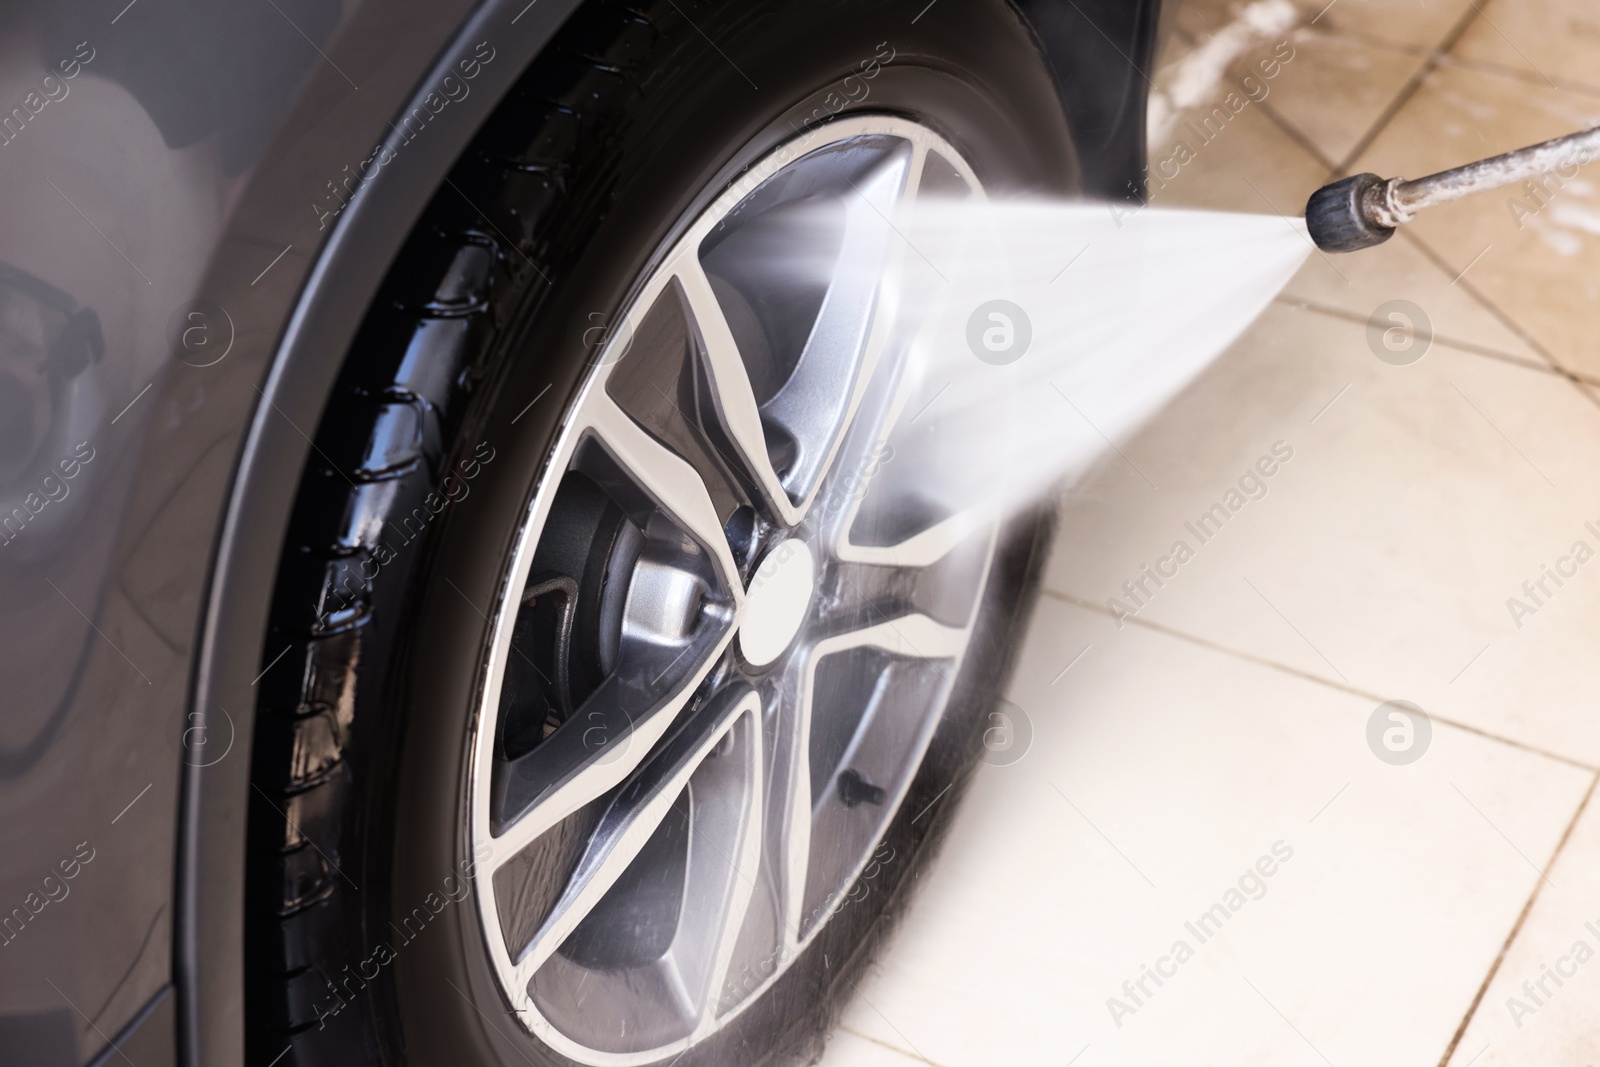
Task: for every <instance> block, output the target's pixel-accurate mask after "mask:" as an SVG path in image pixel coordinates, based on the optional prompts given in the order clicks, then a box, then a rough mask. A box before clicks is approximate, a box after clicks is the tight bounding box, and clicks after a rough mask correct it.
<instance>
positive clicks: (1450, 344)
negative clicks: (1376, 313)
mask: <svg viewBox="0 0 1600 1067" xmlns="http://www.w3.org/2000/svg"><path fill="white" fill-rule="evenodd" d="M1273 302H1274V303H1276V304H1282V305H1283V306H1285V307H1290V308H1295V309H1297V310H1303V311H1312V312H1315V313H1316V314H1318V315H1327V316H1329V317H1330V318H1335V319H1344V320H1346V321H1347V322H1353V323H1357V324H1358V325H1363V326H1364V325H1366V323H1367V318H1366V317H1365V316H1363V315H1360V314H1357V313H1356V312H1354V311H1346V310H1345V309H1344V308H1337V307H1331V306H1329V305H1327V304H1319V303H1317V302H1316V301H1314V300H1306V299H1305V298H1303V297H1298V296H1281V295H1280V296H1277V297H1274V298H1273ZM1432 336H1433V340H1434V341H1435V342H1436V343H1438V344H1441V345H1444V346H1445V347H1447V348H1454V349H1457V350H1458V351H1461V352H1465V353H1467V354H1469V355H1474V356H1482V357H1484V358H1485V359H1493V360H1496V361H1498V362H1501V363H1510V364H1512V365H1513V366H1517V367H1521V368H1522V369H1523V370H1531V371H1536V372H1537V373H1540V374H1548V375H1549V376H1550V377H1552V378H1565V379H1567V380H1568V381H1572V382H1581V383H1582V384H1584V385H1594V386H1600V377H1591V376H1588V375H1585V374H1583V373H1582V372H1581V371H1569V370H1563V369H1562V368H1560V367H1552V366H1551V365H1550V364H1548V363H1546V362H1544V361H1543V360H1538V359H1529V358H1528V357H1527V356H1517V355H1513V354H1511V353H1510V352H1503V351H1501V350H1500V349H1498V348H1490V347H1488V346H1487V345H1480V344H1474V343H1473V342H1471V341H1462V340H1460V339H1458V338H1454V337H1446V336H1445V335H1444V334H1442V333H1439V332H1438V331H1437V330H1436V331H1434V333H1433V335H1432Z"/></svg>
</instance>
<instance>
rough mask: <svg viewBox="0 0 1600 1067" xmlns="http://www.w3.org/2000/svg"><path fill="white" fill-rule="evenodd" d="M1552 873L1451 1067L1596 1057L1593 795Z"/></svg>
mask: <svg viewBox="0 0 1600 1067" xmlns="http://www.w3.org/2000/svg"><path fill="white" fill-rule="evenodd" d="M1549 879H1550V884H1548V885H1544V886H1541V887H1540V890H1539V897H1538V900H1537V901H1536V902H1535V903H1534V906H1533V909H1532V910H1531V912H1530V913H1529V915H1528V918H1527V920H1526V921H1525V922H1524V923H1523V926H1522V929H1521V930H1520V931H1519V932H1518V934H1517V938H1516V941H1515V942H1514V943H1513V944H1512V945H1511V949H1510V951H1509V952H1507V953H1506V957H1505V959H1504V960H1502V961H1501V963H1500V968H1499V970H1498V971H1497V972H1496V973H1495V977H1494V980H1493V982H1492V983H1491V984H1490V985H1489V988H1488V990H1487V991H1486V992H1485V994H1484V997H1483V1003H1482V1004H1481V1005H1480V1007H1479V1009H1478V1011H1477V1013H1476V1014H1475V1015H1474V1016H1473V1019H1472V1023H1471V1025H1470V1026H1468V1028H1467V1031H1466V1033H1465V1034H1464V1035H1463V1036H1462V1040H1461V1043H1460V1045H1459V1046H1458V1047H1457V1050H1456V1054H1455V1056H1453V1057H1452V1058H1451V1060H1450V1064H1451V1067H1466V1064H1467V1063H1468V1062H1472V1064H1473V1067H1521V1065H1523V1064H1530V1063H1536V1064H1567V1063H1571V1064H1591V1063H1595V1062H1597V1061H1600V1024H1597V1022H1596V1016H1595V1005H1596V1004H1600V962H1596V961H1600V805H1597V804H1596V803H1595V802H1594V801H1593V800H1591V801H1590V803H1589V805H1588V806H1587V807H1586V808H1585V810H1584V814H1583V816H1582V817H1581V818H1580V819H1579V820H1578V822H1577V825H1576V826H1575V827H1574V828H1573V832H1572V837H1571V839H1570V840H1569V841H1568V842H1567V844H1566V847H1565V848H1564V849H1563V850H1562V852H1561V856H1560V857H1559V858H1558V859H1557V860H1556V863H1555V866H1554V868H1553V869H1552V870H1551V871H1550V875H1549ZM1552 971H1553V972H1555V973H1554V976H1553V977H1552V976H1551V972H1552ZM1524 983H1527V985H1528V987H1529V988H1526V989H1525V988H1524ZM1474 1057H1477V1059H1476V1060H1474V1059H1473V1058H1474Z"/></svg>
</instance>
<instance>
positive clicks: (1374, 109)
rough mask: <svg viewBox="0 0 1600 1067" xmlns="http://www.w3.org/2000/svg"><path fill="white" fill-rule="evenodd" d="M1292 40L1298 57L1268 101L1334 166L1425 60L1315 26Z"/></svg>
mask: <svg viewBox="0 0 1600 1067" xmlns="http://www.w3.org/2000/svg"><path fill="white" fill-rule="evenodd" d="M1292 44H1293V48H1294V59H1293V60H1291V61H1290V62H1289V63H1288V64H1287V65H1286V66H1285V67H1284V71H1283V74H1282V75H1281V76H1280V77H1279V78H1277V79H1275V80H1276V84H1275V85H1274V86H1273V90H1272V93H1271V94H1270V95H1269V96H1268V98H1267V100H1266V103H1267V106H1269V107H1271V108H1272V109H1273V110H1275V111H1276V112H1277V113H1278V114H1279V115H1280V116H1282V117H1283V119H1284V120H1285V121H1286V122H1288V123H1289V124H1290V125H1291V126H1293V127H1294V128H1295V129H1296V130H1298V131H1299V132H1300V133H1301V134H1302V135H1303V136H1304V137H1305V138H1306V140H1307V141H1309V142H1310V143H1311V144H1312V145H1313V146H1314V147H1315V148H1316V149H1317V151H1318V152H1320V153H1321V155H1322V158H1323V159H1324V160H1327V161H1328V162H1330V163H1332V164H1335V165H1337V164H1339V163H1341V162H1343V161H1344V160H1345V158H1346V157H1348V156H1349V154H1350V153H1351V151H1352V150H1354V149H1355V148H1356V146H1357V145H1358V144H1360V142H1361V140H1362V139H1363V138H1364V137H1366V136H1367V135H1368V133H1369V132H1370V131H1371V130H1372V128H1373V127H1374V125H1375V124H1376V123H1378V122H1379V121H1380V120H1381V119H1382V118H1383V117H1384V113H1385V112H1386V111H1387V110H1388V108H1389V106H1390V105H1391V104H1392V103H1393V102H1394V100H1395V99H1396V97H1398V96H1399V94H1400V91H1401V90H1402V89H1403V88H1405V85H1406V83H1407V82H1408V81H1410V79H1411V78H1412V77H1413V76H1414V75H1415V74H1416V72H1417V71H1418V70H1419V69H1421V67H1422V64H1423V62H1424V59H1425V57H1424V56H1423V55H1422V54H1419V53H1418V52H1416V51H1403V50H1400V49H1396V48H1392V47H1388V46H1386V45H1379V44H1375V43H1373V42H1372V41H1370V40H1368V39H1364V38H1359V37H1351V36H1346V35H1344V34H1338V33H1329V32H1325V31H1321V30H1316V29H1301V30H1299V31H1297V32H1296V33H1295V34H1294V35H1293V37H1292Z"/></svg>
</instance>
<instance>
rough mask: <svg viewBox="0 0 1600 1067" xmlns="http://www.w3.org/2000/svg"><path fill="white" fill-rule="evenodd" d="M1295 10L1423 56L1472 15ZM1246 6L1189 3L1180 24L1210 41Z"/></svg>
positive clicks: (1438, 10) (1409, 7)
mask: <svg viewBox="0 0 1600 1067" xmlns="http://www.w3.org/2000/svg"><path fill="white" fill-rule="evenodd" d="M1294 4H1295V7H1296V9H1297V11H1298V14H1299V21H1300V22H1301V24H1302V25H1314V26H1315V27H1317V28H1319V29H1326V30H1329V31H1332V32H1337V33H1344V34H1349V35H1362V36H1367V37H1370V38H1372V39H1374V40H1377V41H1380V42H1382V43H1384V44H1387V45H1391V46H1396V47H1405V48H1411V49H1414V50H1417V51H1426V50H1428V49H1431V48H1433V47H1435V46H1436V45H1438V44H1439V43H1440V42H1441V41H1443V40H1444V39H1445V37H1446V36H1447V35H1448V34H1449V33H1450V31H1451V29H1452V28H1453V27H1455V26H1456V24H1457V23H1458V22H1460V20H1461V19H1462V18H1463V17H1464V16H1465V15H1466V14H1467V13H1468V12H1470V11H1471V10H1472V6H1471V3H1470V0H1334V2H1333V3H1329V2H1328V0H1294ZM1244 6H1245V5H1244V4H1242V3H1240V2H1239V0H1183V2H1182V3H1181V4H1180V5H1179V6H1178V10H1177V15H1176V18H1177V20H1178V26H1179V27H1180V28H1181V29H1182V30H1183V31H1184V32H1185V33H1188V34H1190V35H1192V36H1195V37H1199V38H1204V37H1208V36H1210V35H1212V34H1214V33H1216V32H1217V31H1218V30H1220V29H1222V28H1223V27H1225V26H1227V25H1228V24H1229V23H1230V22H1232V21H1234V20H1236V19H1237V18H1238V17H1239V16H1238V13H1239V11H1240V10H1241V9H1242V8H1243V7H1244Z"/></svg>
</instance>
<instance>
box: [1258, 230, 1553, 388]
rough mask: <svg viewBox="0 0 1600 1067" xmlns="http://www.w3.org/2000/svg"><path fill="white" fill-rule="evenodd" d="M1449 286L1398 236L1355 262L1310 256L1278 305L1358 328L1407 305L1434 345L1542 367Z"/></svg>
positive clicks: (1500, 324) (1522, 342) (1443, 273)
mask: <svg viewBox="0 0 1600 1067" xmlns="http://www.w3.org/2000/svg"><path fill="white" fill-rule="evenodd" d="M1453 280H1454V275H1453V274H1452V272H1450V271H1447V270H1445V269H1444V268H1443V267H1441V266H1439V264H1438V263H1436V262H1434V261H1433V260H1431V259H1429V258H1428V256H1427V255H1426V253H1424V252H1423V251H1422V250H1421V249H1420V248H1419V247H1418V245H1417V244H1416V243H1415V242H1413V241H1411V240H1409V239H1408V238H1407V237H1406V236H1404V235H1400V236H1397V237H1394V238H1392V239H1390V240H1389V241H1388V242H1387V243H1385V244H1382V245H1379V246H1378V247H1376V248H1370V249H1366V250H1364V251H1362V252H1360V253H1359V254H1357V255H1355V256H1339V255H1327V254H1325V253H1320V252H1319V253H1317V254H1316V255H1313V256H1312V257H1311V258H1310V259H1308V260H1307V261H1306V265H1305V266H1304V267H1302V268H1301V269H1300V273H1299V274H1297V275H1295V277H1294V279H1293V280H1292V281H1290V282H1289V284H1288V286H1286V287H1285V288H1284V290H1283V296H1282V299H1283V300H1285V301H1287V302H1301V303H1304V304H1306V305H1308V306H1310V307H1313V308H1318V309H1326V310H1331V311H1336V312H1339V313H1342V314H1345V315H1347V316H1353V317H1354V318H1355V319H1356V320H1357V321H1360V322H1366V321H1367V320H1368V319H1370V318H1371V317H1372V315H1373V314H1374V312H1376V311H1377V310H1378V308H1379V307H1381V306H1382V305H1384V304H1387V303H1388V302H1390V301H1391V300H1395V299H1404V300H1409V301H1410V302H1412V303H1413V304H1416V305H1418V306H1419V307H1422V308H1424V309H1425V312H1426V314H1427V316H1428V328H1429V329H1431V330H1432V333H1433V336H1434V337H1436V338H1437V339H1439V340H1440V341H1445V342H1447V343H1450V344H1452V345H1456V346H1459V347H1465V348H1470V349H1481V350H1486V351H1491V352H1498V353H1504V354H1506V355H1509V356H1512V357H1514V358H1517V359H1521V360H1524V361H1526V362H1528V363H1530V364H1534V365H1537V366H1548V361H1547V360H1546V359H1545V358H1544V357H1543V356H1541V355H1540V354H1539V352H1538V350H1536V349H1535V348H1533V347H1532V346H1531V345H1530V344H1529V343H1528V342H1527V340H1526V339H1525V338H1523V337H1522V336H1521V335H1520V334H1519V333H1518V332H1516V330H1515V329H1514V328H1513V327H1512V326H1511V325H1508V324H1507V323H1506V322H1505V321H1504V320H1503V319H1501V318H1500V317H1498V316H1497V315H1495V314H1494V313H1493V312H1491V311H1490V310H1489V309H1488V308H1486V307H1484V305H1483V304H1481V303H1479V302H1478V301H1477V300H1476V299H1474V298H1473V297H1472V296H1471V295H1470V294H1469V293H1468V292H1467V291H1466V290H1465V289H1464V288H1462V287H1461V286H1460V285H1452V284H1451V282H1452V281H1453Z"/></svg>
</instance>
